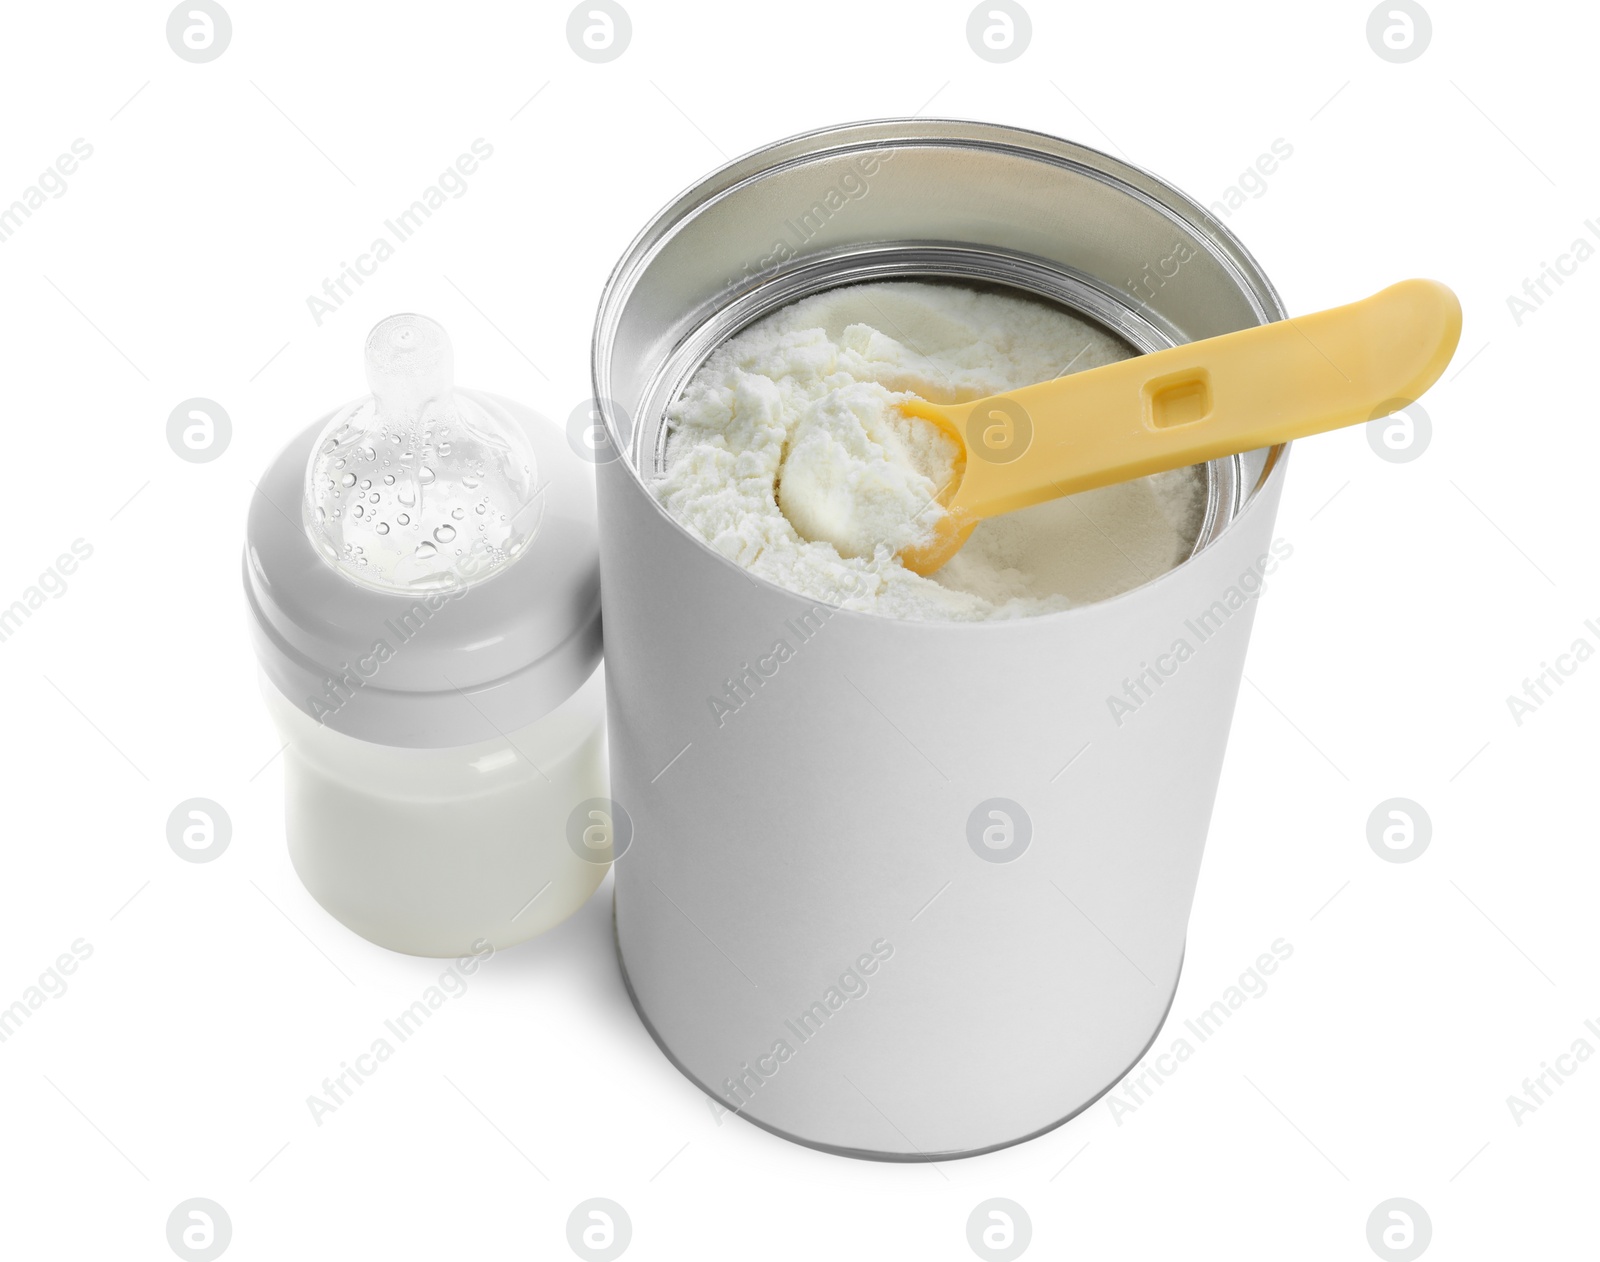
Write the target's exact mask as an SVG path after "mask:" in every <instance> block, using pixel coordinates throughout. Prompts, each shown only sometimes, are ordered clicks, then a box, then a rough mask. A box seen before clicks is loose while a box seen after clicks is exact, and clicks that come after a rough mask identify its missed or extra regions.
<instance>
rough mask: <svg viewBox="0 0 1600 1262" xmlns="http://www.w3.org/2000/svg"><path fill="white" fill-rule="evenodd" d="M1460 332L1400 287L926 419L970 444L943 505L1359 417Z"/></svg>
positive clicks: (974, 508) (1377, 408)
mask: <svg viewBox="0 0 1600 1262" xmlns="http://www.w3.org/2000/svg"><path fill="white" fill-rule="evenodd" d="M1460 337H1461V304H1460V302H1459V301H1458V300H1457V298H1456V296H1455V294H1454V293H1452V292H1451V291H1450V289H1449V288H1448V287H1446V286H1445V285H1442V284H1440V283H1439V282H1438V281H1432V280H1404V281H1401V282H1400V283H1399V284H1397V285H1391V286H1389V287H1388V288H1387V289H1384V290H1381V291H1379V292H1378V293H1376V294H1374V295H1372V297H1370V298H1363V299H1362V300H1361V301H1359V302H1353V303H1350V304H1349V305H1347V306H1343V307H1333V308H1330V309H1329V310H1327V311H1319V312H1316V313H1315V314H1313V315H1306V316H1297V317H1295V318H1293V319H1288V320H1279V321H1276V322H1275V323H1272V324H1263V325H1259V326H1257V327H1255V328H1250V329H1242V330H1240V331H1239V332H1237V333H1226V334H1224V335H1222V336H1221V337H1213V338H1206V339H1205V340H1203V341H1199V342H1189V343H1186V344H1185V345H1183V346H1174V347H1172V348H1171V349H1169V350H1163V351H1156V352H1154V353H1152V354H1149V355H1138V356H1135V357H1134V358H1132V359H1125V360H1121V361H1119V362H1117V363H1114V364H1109V365H1107V366H1106V367H1104V368H1094V369H1090V370H1089V371H1087V372H1081V373H1076V374H1073V375H1070V376H1066V377H1057V378H1056V379H1055V380H1053V381H1046V382H1042V383H1040V384H1038V385H1033V386H1024V387H1023V388H1022V389H1020V390H1012V391H1008V392H1007V393H1005V394H1001V395H994V396H991V397H990V398H987V399H979V400H978V401H977V402H975V403H972V404H966V405H957V406H955V407H945V408H942V409H939V410H940V411H941V412H942V414H943V415H941V416H939V417H938V418H932V417H930V419H939V420H941V421H942V422H943V423H944V424H946V425H947V426H950V425H953V427H954V428H957V429H959V431H960V434H961V437H962V439H963V442H964V444H965V446H966V448H967V463H966V468H965V470H964V471H963V474H962V478H961V482H960V484H959V486H958V487H957V488H956V490H955V493H954V495H953V496H952V497H951V498H950V500H949V501H948V502H947V505H946V507H947V508H948V509H949V511H950V513H951V515H952V517H953V518H954V520H955V522H957V523H960V522H972V521H976V520H977V519H979V518H983V517H992V516H995V515H996V514H999V513H1008V512H1012V511H1014V510H1016V509H1019V508H1026V507H1027V506H1028V505H1030V504H1036V503H1039V502H1040V501H1042V500H1047V499H1054V498H1055V497H1057V496H1061V495H1070V494H1072V493H1074V492H1077V491H1086V490H1089V489H1091V488H1094V487H1099V486H1107V485H1110V484H1112V483H1115V482H1127V481H1131V480H1132V479H1134V478H1140V477H1144V476H1146V475H1147V474H1151V473H1160V472H1162V471H1164V470H1167V469H1177V468H1181V467H1183V466H1185V465H1191V464H1198V463H1200V462H1201V461H1205V460H1211V459H1214V458H1216V457H1218V456H1226V455H1231V454H1233V453H1235V452H1241V451H1251V450H1254V449H1255V448H1257V447H1270V446H1273V445H1275V444H1277V443H1281V442H1287V441H1288V440H1290V439H1294V438H1304V437H1305V436H1307V435H1308V434H1318V433H1321V432H1323V431H1324V430H1330V429H1338V428H1340V427H1341V426H1345V425H1354V424H1358V423H1360V422H1362V421H1369V420H1372V419H1374V417H1375V416H1377V415H1382V414H1385V413H1387V412H1390V411H1394V410H1396V409H1398V408H1401V407H1404V406H1406V405H1408V404H1410V403H1412V402H1415V400H1416V399H1417V397H1418V396H1419V395H1421V394H1422V392H1423V391H1425V390H1426V389H1427V388H1428V387H1429V386H1431V385H1432V384H1433V383H1434V382H1435V381H1437V380H1438V378H1439V375H1440V373H1442V372H1443V371H1444V368H1445V365H1446V364H1448V363H1449V362H1450V356H1451V355H1452V354H1453V353H1454V352H1455V348H1456V343H1457V342H1458V341H1459V340H1460ZM906 410H907V411H909V412H912V413H913V414H916V413H917V412H919V411H920V410H921V409H919V408H918V407H916V405H915V404H913V405H912V406H911V407H908V408H907V409H906ZM930 411H931V409H930ZM968 528H969V529H970V526H969V527H968Z"/></svg>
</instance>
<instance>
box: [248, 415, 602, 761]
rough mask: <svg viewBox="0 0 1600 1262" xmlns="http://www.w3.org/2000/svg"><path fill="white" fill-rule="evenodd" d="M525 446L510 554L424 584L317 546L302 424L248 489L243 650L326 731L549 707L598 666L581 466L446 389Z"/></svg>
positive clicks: (316, 431)
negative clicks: (367, 574) (532, 498)
mask: <svg viewBox="0 0 1600 1262" xmlns="http://www.w3.org/2000/svg"><path fill="white" fill-rule="evenodd" d="M459 393H461V394H464V395H466V396H468V397H469V398H470V399H472V400H473V401H474V402H476V403H477V404H478V405H480V406H481V407H483V408H484V409H485V410H487V411H488V412H490V413H491V414H494V415H495V416H496V417H497V419H499V420H501V421H502V422H505V423H508V424H511V425H514V426H518V427H520V428H521V429H522V431H523V432H524V433H526V435H527V438H528V441H529V443H530V444H531V446H532V449H533V453H534V458H535V461H536V465H535V470H534V472H535V476H536V477H537V479H538V483H539V490H538V499H539V514H540V518H539V523H538V526H537V529H536V531H535V532H534V534H533V537H532V538H531V539H529V540H528V542H527V543H526V544H525V545H524V546H523V548H522V550H521V552H520V553H519V554H518V555H517V556H516V558H515V559H514V560H512V561H511V562H510V563H509V564H506V565H504V566H503V567H502V568H500V569H498V570H497V571H495V572H493V573H491V574H489V576H488V577H486V578H481V579H478V580H477V581H472V575H471V570H470V565H471V563H470V560H467V561H464V562H463V567H464V568H463V574H464V581H463V582H462V584H460V585H459V586H455V587H453V588H447V589H445V590H435V591H417V592H401V591H392V590H385V589H383V588H380V587H374V586H371V585H369V584H365V583H360V582H356V581H354V580H353V579H351V578H349V577H346V576H345V575H344V574H342V573H341V572H340V571H339V570H338V569H336V568H335V567H334V565H333V563H332V562H330V561H329V560H327V559H326V558H324V557H323V556H322V555H320V554H319V553H318V551H317V550H316V548H315V547H314V546H313V545H312V542H311V539H310V537H309V536H308V535H307V533H306V528H305V524H304V517H303V515H302V514H303V511H304V508H303V505H304V501H305V493H306V488H305V478H306V468H307V462H308V460H309V458H310V454H311V449H312V444H313V443H315V442H316V441H317V439H318V438H319V436H321V435H322V433H323V431H324V430H325V429H326V428H327V425H328V423H329V421H330V420H331V419H332V417H333V416H334V415H335V413H329V414H328V416H325V417H323V418H322V419H321V420H319V421H317V422H316V423H315V424H313V425H311V426H309V427H308V428H307V429H305V430H304V431H302V432H301V433H300V434H299V435H298V436H296V437H295V438H294V440H293V441H291V442H290V443H289V445H288V446H287V447H285V448H284V449H283V451H282V452H280V453H279V455H278V457H277V459H275V460H274V461H273V463H272V466H271V468H269V469H268V470H267V473H266V476H265V477H264V478H263V479H262V480H261V483H260V486H259V488H258V490H257V493H256V495H255V497H254V498H253V499H252V500H251V503H250V512H249V518H248V524H247V527H246V541H245V554H244V583H245V594H246V597H247V599H248V601H249V605H250V614H251V618H250V624H251V630H252V634H253V639H254V642H255V649H256V655H257V657H258V658H259V660H260V662H261V666H262V669H263V670H264V671H265V673H266V675H267V678H268V679H270V680H271V681H272V683H273V684H274V685H275V686H276V687H277V688H278V689H279V691H281V692H282V693H283V695H284V696H285V697H286V698H288V700H289V701H290V702H291V703H292V704H294V705H295V706H297V707H298V708H299V709H301V710H303V711H304V712H305V713H306V714H308V715H310V716H311V717H313V718H314V719H316V720H318V721H319V722H321V723H323V724H325V725H326V726H327V727H329V728H332V729H333V730H334V731H337V732H343V733H345V734H346V735H349V736H353V737H356V738H358V739H360V740H365V741H372V742H375V743H377V744H383V745H400V746H407V747H411V748H440V747H444V746H450V745H468V744H473V743H475V742H477V741H482V740H489V739H492V738H494V737H496V736H504V735H506V734H508V733H510V732H512V731H514V730H515V729H517V728H520V727H525V726H526V725H528V724H529V723H532V722H534V721H535V720H537V719H539V718H541V717H543V716H544V715H545V714H547V713H549V712H550V711H551V710H553V709H555V708H556V707H557V706H558V705H560V704H561V703H562V702H563V701H565V700H566V699H567V698H568V697H569V696H571V695H572V694H573V693H574V692H575V691H577V689H578V687H579V686H580V685H581V684H582V683H583V682H584V681H585V680H586V679H588V677H589V676H590V675H591V674H592V673H593V671H594V668H595V667H596V665H598V664H599V661H600V654H601V640H600V564H599V554H598V549H597V545H596V530H595V508H594V486H593V477H592V473H591V470H590V467H589V466H588V465H587V464H585V463H584V462H583V461H582V460H581V459H580V458H579V457H578V456H577V455H576V454H575V453H574V452H573V450H572V449H571V447H570V446H569V445H568V443H567V439H566V434H565V431H563V430H562V429H560V428H558V427H557V426H555V425H553V424H552V423H551V422H549V421H547V420H545V419H544V418H543V417H540V416H538V415H536V414H535V413H533V412H531V411H529V410H528V409H527V408H524V407H522V406H521V405H520V404H517V403H513V402H511V401H510V400H508V399H502V398H499V397H497V396H495V395H491V394H485V393H482V392H479V391H472V390H460V391H459Z"/></svg>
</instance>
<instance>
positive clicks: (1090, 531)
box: [652, 282, 1204, 621]
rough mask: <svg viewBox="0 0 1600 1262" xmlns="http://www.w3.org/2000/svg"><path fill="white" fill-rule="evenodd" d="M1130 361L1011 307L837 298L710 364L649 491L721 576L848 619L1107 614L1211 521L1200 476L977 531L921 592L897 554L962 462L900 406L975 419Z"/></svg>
mask: <svg viewBox="0 0 1600 1262" xmlns="http://www.w3.org/2000/svg"><path fill="white" fill-rule="evenodd" d="M1131 353H1132V352H1131V351H1130V350H1129V348H1128V347H1127V346H1125V345H1124V344H1123V343H1122V342H1120V341H1119V340H1117V339H1116V338H1114V337H1112V336H1111V335H1109V334H1107V333H1105V332H1103V331H1102V330H1100V329H1099V328H1097V327H1096V326H1094V325H1091V324H1088V323H1086V322H1085V321H1083V320H1079V319H1077V318H1075V317H1073V316H1071V315H1068V314H1066V313H1065V312H1063V311H1061V310H1059V309H1057V308H1055V307H1052V306H1048V305H1046V304H1044V303H1041V302H1035V301H1031V300H1028V299H1025V298H1018V297H1012V296H1010V295H1006V294H998V293H991V292H984V291H977V290H972V289H967V288H964V287H961V286H956V285H944V284H926V283H917V282H894V283H885V284H870V285H855V286H849V287H846V288H841V289H836V290H830V291H827V292H825V293H821V294H817V295H814V296H812V297H810V298H806V299H803V300H801V301H800V302H797V303H795V304H793V305H791V306H788V307H785V308H782V309H781V310H779V311H776V312H774V313H773V314H772V315H770V316H767V317H766V318H765V319H763V320H760V321H758V322H757V323H755V324H753V325H751V326H750V327H749V328H747V329H745V330H744V331H742V332H741V333H739V334H738V335H737V336H735V337H733V338H731V339H729V340H728V341H727V342H726V343H725V344H724V345H722V346H721V347H719V348H718V349H717V350H716V351H715V352H713V353H712V355H711V356H710V357H709V358H708V359H707V361H706V362H705V363H704V364H703V365H702V366H701V367H700V369H699V370H698V371H697V372H696V373H695V374H694V376H693V377H692V378H691V379H690V381H689V383H688V385H687V386H686V387H685V388H684V391H683V394H682V396H681V397H680V398H679V399H678V400H677V401H676V402H675V403H674V404H673V406H672V407H671V409H670V410H669V413H668V423H669V425H670V436H669V440H668V445H667V458H666V465H667V467H666V469H665V471H664V472H662V473H661V474H659V475H658V476H657V477H656V479H655V480H654V482H653V484H652V489H653V490H654V492H655V494H656V495H657V496H658V497H659V498H660V499H661V500H662V501H663V503H665V505H666V506H667V508H668V510H669V511H670V512H671V513H672V514H673V516H674V517H676V518H677V519H678V520H679V521H681V522H683V523H684V524H685V525H686V526H687V527H688V528H689V529H690V530H691V531H693V532H694V533H696V534H697V535H699V536H700V537H701V538H703V539H704V540H705V541H706V542H707V543H709V544H710V545H711V546H712V547H714V548H716V549H717V550H718V551H720V552H721V553H722V554H723V555H724V556H726V557H728V558H729V559H730V560H733V561H735V562H736V563H738V564H739V565H742V566H744V567H745V568H746V569H748V570H749V571H750V572H751V573H753V574H756V575H759V576H761V577H763V578H766V579H769V580H771V581H772V582H775V583H777V584H779V585H780V586H783V587H787V588H789V589H790V590H792V591H795V592H798V593H799V594H801V595H803V596H806V597H809V598H811V599H814V600H817V601H821V602H823V603H826V604H831V605H837V606H840V607H842V608H847V609H855V610H860V611H864V612H870V613H877V614H883V615H887V616H890V617H898V618H909V619H954V620H964V621H970V620H980V619H988V618H1014V617H1023V616H1028V615H1034V614H1042V613H1051V612H1055V611H1058V610H1062V609H1068V608H1071V607H1072V606H1074V605H1079V604H1086V603H1089V602H1091V601H1096V600H1103V599H1105V598H1107V597H1109V596H1113V595H1116V594H1117V593H1119V592H1122V591H1126V590H1128V589H1129V588H1132V587H1136V586H1138V585H1139V584H1141V583H1144V582H1147V581H1148V580H1150V579H1151V578H1154V577H1155V576H1156V575H1158V574H1161V573H1163V572H1165V571H1166V570H1169V569H1171V568H1172V567H1173V566H1174V565H1176V564H1178V563H1179V562H1180V561H1182V560H1183V559H1184V558H1185V557H1186V556H1187V555H1188V553H1189V551H1190V549H1191V548H1192V547H1193V544H1194V540H1195V537H1196V535H1197V533H1198V530H1199V523H1200V517H1201V514H1202V511H1203V508H1204V504H1203V499H1204V496H1203V483H1202V480H1201V477H1200V474H1199V472H1198V471H1197V470H1194V469H1181V470H1176V471H1174V472H1172V473H1162V474H1156V475H1155V476H1153V477H1148V478H1141V479H1139V480H1137V481H1134V482H1127V483H1122V484H1119V485H1117V486H1110V487H1103V488H1100V489H1098V490H1094V491H1085V492H1082V493H1080V494H1078V495H1073V496H1067V497H1064V498H1062V499H1058V500H1051V501H1047V502H1045V503H1043V504H1037V505H1034V506H1033V507H1031V508H1025V509H1022V510H1020V511H1018V512H1015V513H1009V514H1005V515H1004V516H1001V517H996V518H992V519H990V520H987V521H983V522H980V523H979V525H978V526H977V528H976V529H975V530H974V531H973V533H972V536H971V537H970V538H969V539H968V541H967V543H966V545H965V547H963V548H962V549H961V551H960V552H958V553H957V554H956V556H955V557H954V558H953V559H952V560H950V561H949V562H948V563H947V564H945V566H944V567H943V568H941V569H940V570H939V571H938V572H937V573H935V574H933V575H931V576H928V577H923V576H921V575H918V574H915V573H913V572H912V571H910V570H908V569H906V568H905V566H904V565H902V564H901V563H900V561H899V560H898V559H897V557H896V555H895V554H896V553H897V552H898V551H899V550H900V549H901V548H903V547H905V546H906V545H908V544H911V543H917V542H921V541H923V540H924V539H926V537H927V535H928V533H929V531H930V530H931V528H932V523H933V520H934V518H935V517H936V516H937V514H938V513H939V511H940V510H939V509H938V507H937V504H936V500H937V496H938V493H939V491H940V490H941V489H942V487H943V484H944V482H945V481H947V480H948V478H949V477H950V476H951V473H952V471H953V468H954V462H955V461H956V460H957V459H958V458H959V456H960V453H959V451H958V450H957V445H956V443H955V442H954V441H953V440H951V439H950V438H949V437H948V436H947V435H945V434H944V433H943V432H942V431H941V430H940V429H939V428H938V427H936V426H934V425H931V424H929V423H928V422H925V421H920V420H915V419H913V418H909V417H906V416H905V415H904V414H903V413H901V412H900V411H899V409H898V407H897V404H898V403H899V402H900V401H901V400H903V399H905V398H907V397H909V396H911V395H917V396H920V397H922V398H924V399H928V400H930V401H931V402H935V403H960V402H966V401H970V400H972V399H978V398H982V397H984V396H985V395H990V394H997V393H1000V392H1002V391H1005V390H1011V389H1015V388H1017V387H1019V386H1024V385H1030V384H1032V383H1034V382H1036V381H1045V380H1048V379H1049V378H1052V377H1056V376H1059V375H1061V374H1062V373H1063V372H1064V371H1079V370H1082V369H1086V368H1095V367H1099V366H1101V365H1103V364H1108V363H1113V362H1115V361H1116V360H1119V359H1125V358H1127V357H1128V356H1129V355H1130V354H1131ZM829 540H832V541H833V542H829Z"/></svg>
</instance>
